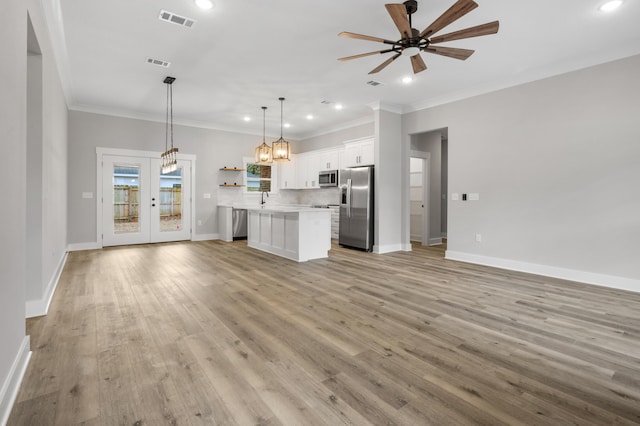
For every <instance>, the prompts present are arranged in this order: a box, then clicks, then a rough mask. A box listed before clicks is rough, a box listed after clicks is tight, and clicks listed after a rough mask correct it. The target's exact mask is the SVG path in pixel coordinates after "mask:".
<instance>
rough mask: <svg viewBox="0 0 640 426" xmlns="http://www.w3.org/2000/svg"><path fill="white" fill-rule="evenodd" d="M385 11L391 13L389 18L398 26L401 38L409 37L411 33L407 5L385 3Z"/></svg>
mask: <svg viewBox="0 0 640 426" xmlns="http://www.w3.org/2000/svg"><path fill="white" fill-rule="evenodd" d="M384 7H386V8H387V12H389V15H391V19H393V22H394V23H395V24H396V27H398V30H399V31H400V36H401V37H402V38H409V37H411V35H412V32H411V25H409V19H408V18H407V7H406V6H405V5H404V4H385V5H384Z"/></svg>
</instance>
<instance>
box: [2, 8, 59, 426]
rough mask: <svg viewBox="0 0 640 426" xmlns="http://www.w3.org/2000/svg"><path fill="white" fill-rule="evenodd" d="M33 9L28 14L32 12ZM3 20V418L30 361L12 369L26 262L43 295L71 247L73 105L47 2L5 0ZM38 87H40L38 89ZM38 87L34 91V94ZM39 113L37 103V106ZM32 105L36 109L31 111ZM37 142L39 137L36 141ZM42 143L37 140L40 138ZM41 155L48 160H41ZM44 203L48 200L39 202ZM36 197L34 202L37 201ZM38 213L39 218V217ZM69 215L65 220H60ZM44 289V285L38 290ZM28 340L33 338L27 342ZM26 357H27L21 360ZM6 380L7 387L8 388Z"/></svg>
mask: <svg viewBox="0 0 640 426" xmlns="http://www.w3.org/2000/svg"><path fill="white" fill-rule="evenodd" d="M27 13H28V14H27ZM28 16H29V17H30V18H31V20H32V22H33V30H34V34H35V35H36V36H37V39H38V41H39V44H40V48H41V50H42V61H41V62H42V67H41V80H40V79H39V77H38V75H31V76H30V77H32V78H33V79H35V80H37V81H40V83H41V91H40V92H41V99H39V97H38V96H34V97H32V98H31V101H33V102H36V103H38V102H42V105H41V108H40V109H41V111H42V120H41V126H42V129H41V131H40V129H34V130H35V132H34V133H32V135H30V136H33V137H34V139H33V140H32V141H35V140H37V138H38V137H39V138H40V139H41V145H38V149H37V150H40V152H41V153H37V154H36V155H35V156H34V157H32V158H31V160H32V162H30V163H29V165H30V167H29V169H31V168H32V167H35V168H38V167H40V168H41V170H40V171H35V172H34V175H33V176H31V178H33V179H35V180H38V181H39V182H40V187H41V189H38V184H35V185H34V188H36V190H37V191H38V190H39V191H40V193H39V194H30V197H32V196H33V198H31V202H30V205H35V206H36V208H40V209H41V211H40V212H39V213H37V212H35V213H34V212H30V214H31V213H34V216H33V217H35V218H37V217H38V215H40V217H42V216H43V212H44V211H46V213H47V215H49V214H50V215H51V216H50V217H42V223H41V229H40V231H39V233H40V234H41V236H42V237H41V241H40V246H38V244H37V241H32V242H31V243H30V245H29V250H30V251H34V250H36V251H37V250H41V252H40V253H41V257H40V258H39V259H38V258H36V257H37V256H36V257H34V258H30V257H29V255H28V251H27V226H26V224H27V211H26V210H27V196H26V189H27V174H28V173H30V172H31V170H28V168H27V130H26V129H27V93H28V90H27V74H28V72H27V62H28V61H27V37H28V33H29V31H28V24H27V22H28V18H27V17H28ZM1 19H2V21H1V23H0V39H2V40H3V43H2V44H0V57H2V65H1V66H0V93H2V97H1V98H0V144H1V145H0V149H1V150H2V153H3V166H2V167H1V168H0V181H1V182H3V183H5V185H4V187H3V188H4V189H3V191H4V194H3V196H4V199H5V200H6V202H7V205H6V206H5V207H8V208H4V209H2V213H0V215H1V216H0V219H1V221H2V223H3V224H4V226H2V227H1V228H0V241H2V247H0V389H2V390H6V391H7V392H8V393H7V394H4V395H0V422H2V420H3V418H2V416H3V415H5V414H6V412H5V411H4V410H5V409H8V408H9V407H8V405H7V404H8V402H9V400H8V399H7V398H8V397H9V396H10V394H11V392H13V391H14V390H15V389H13V388H12V387H13V386H16V385H17V382H16V380H17V379H18V377H17V375H18V374H19V373H20V370H19V369H20V368H22V367H23V366H22V365H20V364H17V365H16V367H17V368H18V370H17V371H14V372H13V375H11V373H12V372H11V368H12V366H13V365H14V363H15V362H19V361H20V359H19V357H20V356H24V353H22V354H21V353H20V348H21V347H22V348H26V350H28V349H29V347H28V340H27V339H26V336H25V312H26V309H25V302H26V293H27V290H26V288H27V274H26V269H27V268H38V269H39V270H41V271H42V275H41V278H38V282H37V283H36V284H35V286H36V287H39V290H40V291H39V292H38V291H34V292H31V289H30V295H31V297H34V298H38V297H40V298H42V297H45V296H46V295H45V294H43V283H48V282H49V281H50V280H51V278H52V275H53V274H52V271H55V269H56V267H57V265H58V264H59V262H60V260H61V258H62V256H63V255H64V250H65V247H66V237H65V236H66V219H65V217H66V123H67V118H66V113H67V112H66V104H65V101H64V96H63V92H62V88H61V83H60V80H59V78H58V73H57V66H56V63H55V60H54V57H53V52H52V48H51V44H50V41H49V37H48V34H47V32H46V31H47V30H46V28H47V27H46V25H45V22H44V19H43V11H42V10H41V3H40V2H39V1H37V0H29V1H23V0H7V1H4V2H3V10H2V18H1ZM36 91H37V90H36ZM31 95H33V93H30V96H31ZM35 110H36V112H35V114H39V113H38V112H37V110H38V108H35ZM31 112H33V111H31ZM34 144H35V142H34ZM34 146H35V145H34ZM38 157H40V158H41V161H38ZM38 202H40V203H41V207H38ZM32 203H33V204H32ZM33 217H32V220H37V219H33ZM61 218H62V219H61ZM34 290H38V289H34ZM25 342H27V343H26V344H25ZM22 361H24V358H23V359H22ZM5 386H7V388H5Z"/></svg>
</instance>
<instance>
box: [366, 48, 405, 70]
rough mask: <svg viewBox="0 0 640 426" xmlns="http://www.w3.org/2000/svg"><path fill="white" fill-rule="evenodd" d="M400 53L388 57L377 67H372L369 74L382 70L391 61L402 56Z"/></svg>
mask: <svg viewBox="0 0 640 426" xmlns="http://www.w3.org/2000/svg"><path fill="white" fill-rule="evenodd" d="M400 55H401V54H400V53H398V54H396V55H394V56H392V57H390V58H389V59H387V60H386V61H384V62H383V63H381V64H380V65H378V66H377V67H375V68H374V69H372V70H371V71H369V74H375V73H377V72H380V71H382V70H383V69H384V68H385V67H386V66H387V65H389V64H390V63H391V62H393V61H395V60H396V59H398V58H399V57H400Z"/></svg>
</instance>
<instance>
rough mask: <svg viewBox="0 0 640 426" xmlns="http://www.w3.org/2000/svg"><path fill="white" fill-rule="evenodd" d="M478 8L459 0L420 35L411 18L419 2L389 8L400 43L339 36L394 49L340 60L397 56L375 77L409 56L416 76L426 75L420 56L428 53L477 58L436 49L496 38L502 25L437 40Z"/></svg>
mask: <svg viewBox="0 0 640 426" xmlns="http://www.w3.org/2000/svg"><path fill="white" fill-rule="evenodd" d="M476 7H478V4H477V3H476V2H475V1H473V0H457V1H456V2H455V3H454V4H453V5H452V6H451V7H450V8H449V9H447V10H446V11H445V12H444V13H443V14H442V15H440V17H439V18H438V19H436V20H435V21H433V22H432V23H431V25H429V26H428V27H427V28H425V29H424V30H423V31H422V32H420V31H418V30H416V29H415V28H413V24H412V22H411V15H413V14H414V13H415V12H416V11H417V10H418V2H417V1H416V0H408V1H405V2H404V3H402V4H395V3H393V4H385V8H386V9H387V12H388V13H389V15H390V16H391V19H392V20H393V22H394V24H395V25H396V27H397V28H398V31H400V37H401V38H400V39H399V40H397V41H393V40H387V39H384V38H380V37H373V36H368V35H363V34H356V33H351V32H347V31H343V32H341V33H340V34H338V35H339V36H340V37H346V38H354V39H358V40H366V41H373V42H379V43H383V44H386V45H389V46H390V47H389V48H387V49H383V50H379V51H375V52H368V53H361V54H359V55H353V56H346V57H344V58H339V59H338V60H340V61H348V60H351V59H358V58H364V57H366V56H372V55H378V54H386V53H393V56H391V57H390V58H388V59H387V60H386V61H384V62H383V63H382V64H380V65H378V66H377V67H375V68H374V69H373V70H371V71H370V72H369V74H375V73H377V72H380V71H382V70H383V69H384V68H386V67H387V66H388V65H389V64H391V63H392V62H393V61H395V60H396V59H397V58H398V57H400V56H407V57H409V58H410V59H411V66H412V67H413V72H414V74H417V73H419V72H422V71H424V70H426V69H427V65H426V64H425V63H424V61H423V59H422V56H421V55H420V52H427V53H432V54H436V55H441V56H447V57H450V58H454V59H459V60H465V59H467V58H468V57H469V56H471V55H472V54H473V52H474V51H473V50H469V49H459V48H455V47H445V46H434V45H436V44H439V43H444V42H448V41H453V40H462V39H466V38H472V37H480V36H484V35H489V34H495V33H497V32H498V29H499V26H500V23H499V22H498V21H493V22H488V23H486V24H482V25H477V26H474V27H469V28H465V29H463V30H459V31H454V32H451V33H448V34H443V35H439V36H437V37H435V35H436V33H438V32H439V31H441V30H442V29H444V28H445V27H446V26H448V25H450V24H452V23H454V22H455V21H457V20H458V19H460V18H462V17H463V16H465V15H466V14H467V13H469V12H471V11H472V10H473V9H475V8H476Z"/></svg>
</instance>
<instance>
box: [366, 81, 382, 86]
mask: <svg viewBox="0 0 640 426" xmlns="http://www.w3.org/2000/svg"><path fill="white" fill-rule="evenodd" d="M367 84H368V85H369V86H373V87H375V86H380V85H381V84H384V83H380V82H379V81H375V80H369V81H367Z"/></svg>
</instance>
